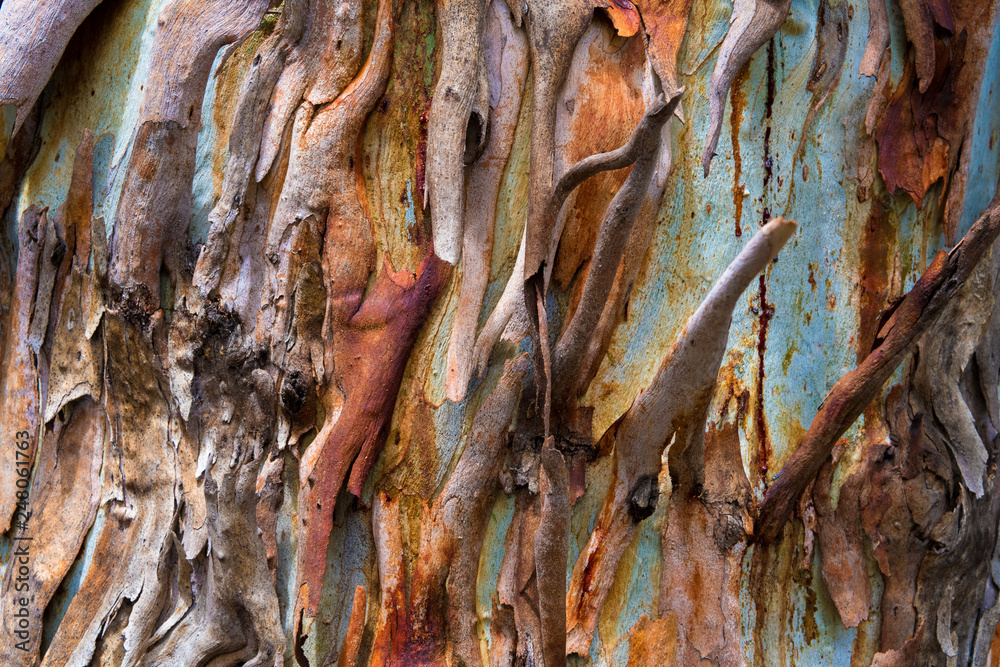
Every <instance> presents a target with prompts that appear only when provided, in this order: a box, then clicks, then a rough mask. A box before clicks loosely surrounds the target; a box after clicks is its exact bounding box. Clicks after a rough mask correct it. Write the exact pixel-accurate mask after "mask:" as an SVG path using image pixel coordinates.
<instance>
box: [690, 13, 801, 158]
mask: <svg viewBox="0 0 1000 667" xmlns="http://www.w3.org/2000/svg"><path fill="white" fill-rule="evenodd" d="M791 5H792V2H791V0H735V3H734V4H733V14H732V16H731V17H730V19H729V32H727V33H726V38H725V39H723V40H722V46H721V47H720V48H719V59H718V60H717V61H716V62H715V69H714V70H713V71H712V83H711V88H710V91H709V97H708V99H709V116H710V124H709V128H708V142H707V143H706V144H705V152H704V154H703V155H702V158H701V166H702V169H703V170H704V171H705V176H706V177H707V176H708V171H709V167H710V166H711V164H712V158H713V157H714V156H715V147H716V145H718V143H719V133H720V132H721V131H722V116H723V113H724V111H725V105H726V97H728V95H729V88H730V87H731V86H732V85H733V80H734V79H735V78H736V74H737V73H738V72H739V71H740V70H741V69H743V66H744V65H746V64H747V62H749V60H750V56H752V55H753V54H754V53H755V52H756V51H757V49H759V48H760V47H761V46H763V45H764V44H765V43H766V42H767V41H769V40H770V39H771V38H772V37H774V34H775V33H776V32H778V29H779V28H780V27H781V24H782V23H784V22H785V18H786V17H787V16H788V10H789V8H790V7H791Z"/></svg>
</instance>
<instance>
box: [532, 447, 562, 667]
mask: <svg viewBox="0 0 1000 667" xmlns="http://www.w3.org/2000/svg"><path fill="white" fill-rule="evenodd" d="M539 491H540V497H541V513H540V516H539V520H538V531H537V532H536V533H535V544H534V547H535V572H536V576H537V583H538V618H539V620H540V622H541V632H542V642H541V643H542V658H543V660H542V664H543V665H544V666H545V667H555V666H556V665H563V664H565V663H566V604H565V601H566V560H567V557H568V555H569V519H570V508H569V478H568V475H567V472H566V462H565V461H564V460H563V455H562V453H560V452H559V451H558V450H557V449H556V448H555V438H553V437H552V436H549V437H547V438H546V439H545V444H544V445H543V446H542V465H541V475H540V480H539Z"/></svg>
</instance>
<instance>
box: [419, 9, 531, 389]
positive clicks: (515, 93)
mask: <svg viewBox="0 0 1000 667" xmlns="http://www.w3.org/2000/svg"><path fill="white" fill-rule="evenodd" d="M484 63H485V64H486V70H487V72H489V73H491V74H492V73H493V72H498V73H499V74H498V75H497V78H496V80H495V81H493V82H492V83H491V84H490V97H491V101H490V113H491V114H492V118H491V119H490V128H489V139H488V142H487V144H486V150H485V152H484V153H483V154H482V155H481V156H480V157H479V159H478V160H477V161H476V164H475V165H473V168H472V169H471V170H470V171H469V174H468V181H467V187H466V193H467V196H466V202H465V215H464V220H465V230H464V237H463V245H462V286H461V291H460V292H459V297H458V305H457V306H456V308H455V321H454V323H453V324H452V329H451V340H450V342H449V344H448V377H447V380H446V383H445V387H446V391H447V395H448V398H449V399H451V400H453V401H456V402H458V401H461V400H462V398H463V397H464V396H465V392H466V388H467V387H468V384H469V380H470V379H471V377H472V370H473V363H474V359H473V346H474V345H475V339H476V326H477V324H478V320H479V311H480V310H481V308H482V304H483V296H484V295H485V293H486V286H487V283H488V282H489V272H490V257H491V255H492V251H493V227H494V220H495V218H496V204H497V197H498V195H499V194H500V181H501V178H502V176H503V173H504V169H505V168H506V164H507V156H508V154H509V153H510V149H511V146H512V144H513V141H514V130H515V129H516V126H517V117H518V112H519V111H520V107H521V92H522V88H523V87H524V80H525V78H526V76H527V72H528V43H527V39H526V37H525V35H524V32H523V31H521V30H518V29H517V28H515V27H514V25H513V23H512V22H511V18H510V13H509V12H508V11H507V9H506V7H505V6H504V5H503V4H502V3H500V2H499V1H495V2H493V3H492V4H491V5H490V9H489V12H488V13H487V17H486V37H485V58H484ZM493 100H495V102H494V101H493ZM432 110H433V107H432ZM437 239H438V237H437V236H435V237H434V242H435V248H436V247H437ZM518 275H520V274H518Z"/></svg>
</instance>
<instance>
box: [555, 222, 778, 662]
mask: <svg viewBox="0 0 1000 667" xmlns="http://www.w3.org/2000/svg"><path fill="white" fill-rule="evenodd" d="M796 227H797V223H795V222H792V221H785V220H783V219H781V218H775V219H774V220H772V221H771V222H769V223H768V224H767V225H765V226H764V227H763V228H762V229H761V230H760V231H759V232H757V234H755V235H754V237H753V238H752V239H751V240H750V243H748V244H747V246H746V247H745V248H744V249H743V250H742V251H741V252H740V254H739V255H738V256H737V257H736V259H734V260H733V262H732V263H731V264H730V265H729V267H728V268H727V269H726V271H725V272H724V273H723V274H722V276H721V277H720V278H719V280H718V282H717V283H716V285H715V287H713V288H712V291H711V292H710V293H709V294H708V296H707V297H705V300H704V301H703V302H702V304H701V305H700V306H699V307H698V310H697V311H696V312H695V313H694V315H692V316H691V318H690V319H689V320H688V322H687V324H686V325H685V326H684V329H683V330H682V331H681V333H680V334H679V335H678V337H677V339H676V340H675V342H674V344H673V346H672V347H671V348H670V351H669V352H668V353H667V357H666V358H665V359H664V361H663V363H662V364H661V365H660V368H659V370H658V371H657V373H656V376H655V377H654V378H653V382H652V384H650V386H649V387H648V388H647V389H646V390H645V391H643V392H642V393H640V394H639V396H637V397H636V399H635V401H634V402H633V403H632V407H630V408H629V410H628V412H626V413H625V414H624V415H623V416H622V417H621V418H619V420H618V421H617V422H616V423H615V424H614V426H612V427H611V429H610V430H609V431H608V432H607V433H606V434H605V436H604V437H605V438H609V439H610V440H611V442H613V443H614V468H613V472H612V475H613V477H612V482H611V488H610V489H609V490H608V495H607V496H606V497H605V500H604V505H603V507H602V508H601V513H600V515H599V516H598V518H597V525H596V526H595V527H594V532H593V533H591V536H590V540H589V541H588V542H587V547H586V548H585V549H584V550H583V552H582V553H581V554H580V557H579V558H578V559H577V561H576V565H575V566H574V567H573V575H572V579H571V580H570V586H569V594H568V596H567V598H566V609H567V616H568V628H569V639H568V644H567V650H568V651H569V652H570V653H577V654H579V655H583V656H586V655H587V654H588V653H589V650H590V644H591V639H592V638H593V634H594V629H595V628H596V627H597V618H598V615H599V613H600V610H601V606H602V605H603V603H604V599H605V598H606V597H607V594H608V591H609V589H610V588H611V584H612V583H613V582H614V577H615V573H616V572H617V571H618V562H619V561H620V560H621V557H622V553H624V551H625V548H626V547H627V546H628V544H629V542H631V541H632V538H633V537H634V536H635V532H636V525H637V523H638V521H640V520H642V519H643V518H645V517H647V516H649V515H650V514H652V512H651V511H650V507H649V499H651V498H652V496H651V494H650V492H649V481H648V480H650V479H653V480H655V479H656V478H657V476H658V474H659V472H660V458H661V456H662V454H663V450H664V449H665V448H666V447H667V446H668V445H669V444H670V441H671V438H673V440H674V443H673V445H672V446H671V451H670V455H669V456H670V470H671V477H672V478H673V481H674V483H675V484H684V485H687V486H700V485H702V484H703V483H704V480H705V459H704V456H705V454H704V425H705V419H706V416H707V412H708V406H709V403H710V402H711V399H712V393H713V391H714V389H715V382H716V377H717V375H718V372H719V365H720V363H721V362H722V356H723V354H724V353H725V350H726V343H727V341H728V339H729V325H730V322H731V320H732V314H733V309H734V308H735V307H736V303H737V301H738V299H739V297H740V295H742V294H743V291H744V290H745V289H746V288H747V286H748V285H749V284H750V283H751V282H752V281H753V279H754V278H755V277H756V276H757V275H758V274H759V273H760V272H761V271H762V270H763V269H764V268H765V267H766V266H767V264H768V263H769V262H770V261H771V260H772V259H773V258H774V257H775V255H777V253H778V251H779V250H780V249H781V248H782V246H784V244H785V242H786V241H787V240H788V239H789V238H790V237H791V235H792V234H793V233H794V232H795V229H796ZM679 387H683V390H679V389H678V388H679ZM640 487H641V488H640ZM654 502H655V501H654Z"/></svg>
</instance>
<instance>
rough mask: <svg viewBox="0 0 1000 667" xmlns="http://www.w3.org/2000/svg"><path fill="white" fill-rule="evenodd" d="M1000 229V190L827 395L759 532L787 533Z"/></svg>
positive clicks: (772, 491)
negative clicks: (842, 440) (837, 447)
mask: <svg viewBox="0 0 1000 667" xmlns="http://www.w3.org/2000/svg"><path fill="white" fill-rule="evenodd" d="M998 233H1000V190H998V193H997V194H996V195H994V197H993V201H992V202H991V203H990V205H989V206H988V207H987V209H986V210H985V211H984V212H983V214H982V215H981V216H980V217H979V219H978V220H977V221H976V223H975V224H974V225H973V226H972V228H971V229H970V230H969V231H968V233H967V234H966V235H965V236H964V237H963V238H962V240H961V241H960V242H959V244H958V245H957V246H955V247H954V248H953V249H952V250H951V252H945V251H944V250H942V251H940V252H938V254H937V255H936V256H935V257H934V261H933V262H932V263H931V265H930V266H929V267H928V268H927V270H926V271H925V272H924V274H923V275H922V276H921V277H920V280H918V281H917V283H916V284H915V285H914V286H913V289H911V290H910V291H909V292H908V293H907V294H906V296H905V297H904V298H903V300H902V301H901V302H900V303H899V305H898V306H897V307H896V309H895V310H894V311H893V312H892V315H891V317H890V318H889V320H888V321H887V322H886V323H885V324H884V325H883V326H882V328H881V330H880V331H879V333H878V334H877V336H876V339H875V348H874V349H873V350H872V352H871V354H870V355H868V357H867V358H866V359H865V360H864V361H863V362H862V363H861V364H860V365H859V366H858V368H857V369H855V370H853V371H851V372H850V373H848V374H847V375H845V376H844V377H842V378H841V379H840V380H839V381H838V382H837V384H835V385H834V386H833V389H831V390H830V392H829V393H828V394H827V395H826V398H824V399H823V403H822V404H821V406H820V409H819V411H818V412H817V413H816V416H815V417H814V418H813V421H812V424H811V425H810V426H809V431H808V432H807V433H806V435H805V437H804V438H803V440H802V443H801V444H800V445H799V447H798V449H797V450H796V451H795V453H794V454H793V455H792V457H791V458H790V459H789V460H788V462H787V463H786V464H785V466H784V467H783V468H782V470H781V472H780V473H779V474H778V477H777V478H775V480H774V483H773V484H772V485H771V487H770V488H769V489H768V490H767V493H766V494H765V496H764V502H763V504H762V505H761V511H760V515H759V517H758V519H757V530H756V531H755V534H756V536H757V538H758V539H759V540H760V541H761V542H763V543H765V544H766V543H768V542H771V541H773V540H775V539H776V538H777V537H778V536H779V534H780V533H781V529H782V528H783V527H784V525H785V522H786V521H787V520H788V517H789V515H790V514H791V511H792V508H793V507H794V505H795V503H796V502H797V501H798V497H799V494H800V493H802V489H804V488H805V486H806V484H808V483H809V481H810V480H811V479H812V478H813V477H815V476H816V473H817V472H818V471H819V468H820V466H821V465H823V461H825V460H826V457H827V456H829V455H830V452H831V451H832V449H833V445H834V443H835V442H836V441H837V439H838V438H839V437H840V436H841V435H843V434H844V432H845V431H846V430H847V429H848V428H849V427H850V425H851V424H852V423H854V420H855V419H857V418H858V416H859V415H860V414H861V412H862V411H863V410H864V409H865V407H866V406H867V405H868V403H869V402H871V400H872V398H873V397H874V396H875V394H877V393H878V392H879V391H880V390H881V389H882V385H883V384H885V381H886V380H887V379H889V376H890V375H891V374H892V372H893V371H894V370H895V369H896V367H897V366H898V365H899V364H900V363H901V362H902V361H903V358H904V357H905V356H906V355H907V354H908V353H909V352H910V349H911V347H912V345H913V344H914V343H915V342H916V341H917V340H919V338H920V336H921V335H922V334H923V333H924V332H925V331H927V330H928V328H930V326H931V325H932V324H933V323H934V322H935V321H936V320H937V318H938V316H939V315H940V314H941V312H942V311H943V310H944V309H945V306H946V305H947V304H948V302H949V301H950V300H951V299H952V298H953V297H954V296H955V295H956V294H957V293H958V291H959V290H960V289H961V287H962V285H963V284H964V283H965V280H966V279H967V278H968V277H969V276H970V275H971V274H972V272H973V270H974V269H975V268H976V265H977V264H978V263H979V260H980V258H981V257H982V256H983V253H985V252H986V251H987V249H988V248H989V247H990V246H991V245H992V244H993V241H994V240H995V239H996V237H997V234H998Z"/></svg>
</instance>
